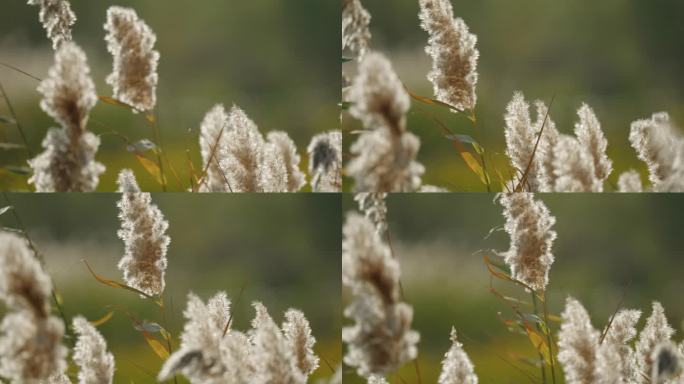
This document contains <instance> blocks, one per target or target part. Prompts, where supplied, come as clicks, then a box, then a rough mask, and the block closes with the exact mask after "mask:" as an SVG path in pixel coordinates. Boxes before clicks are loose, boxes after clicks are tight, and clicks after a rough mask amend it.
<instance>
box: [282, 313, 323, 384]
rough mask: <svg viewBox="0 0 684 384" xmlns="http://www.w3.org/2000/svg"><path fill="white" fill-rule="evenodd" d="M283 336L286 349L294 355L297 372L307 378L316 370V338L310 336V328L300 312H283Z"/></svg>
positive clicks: (317, 360)
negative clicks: (314, 347) (314, 349)
mask: <svg viewBox="0 0 684 384" xmlns="http://www.w3.org/2000/svg"><path fill="white" fill-rule="evenodd" d="M282 328H283V334H284V335H285V339H286V341H287V345H288V349H289V350H290V351H292V352H293V353H294V357H295V362H296V364H297V368H298V369H299V371H300V372H301V373H302V374H304V375H305V376H309V375H310V374H311V373H313V371H315V370H316V368H318V362H319V358H318V356H316V355H315V354H314V351H313V346H314V344H316V338H314V337H313V336H312V335H311V326H310V325H309V321H308V320H307V319H306V317H305V316H304V313H302V311H299V310H296V309H289V310H287V311H286V312H285V322H284V323H283V326H282Z"/></svg>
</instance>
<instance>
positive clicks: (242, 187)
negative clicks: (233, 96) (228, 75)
mask: <svg viewBox="0 0 684 384" xmlns="http://www.w3.org/2000/svg"><path fill="white" fill-rule="evenodd" d="M225 143H226V144H225V145H224V146H223V147H221V148H220V159H221V161H220V164H221V168H222V169H223V170H224V173H225V176H226V178H227V180H228V182H227V184H228V189H229V190H230V191H232V192H258V191H260V188H261V186H260V183H261V181H260V179H261V177H260V169H259V165H260V162H261V159H262V157H263V147H264V138H263V136H262V135H261V133H260V132H259V128H257V126H256V124H255V123H254V122H253V121H252V120H251V119H250V118H249V117H248V116H247V114H245V112H244V111H243V110H242V109H240V108H239V107H237V106H233V108H232V109H231V110H230V113H229V114H228V131H227V132H226V140H225Z"/></svg>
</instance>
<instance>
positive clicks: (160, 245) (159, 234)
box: [117, 169, 171, 296]
mask: <svg viewBox="0 0 684 384" xmlns="http://www.w3.org/2000/svg"><path fill="white" fill-rule="evenodd" d="M118 183H119V192H121V200H119V202H118V203H117V206H118V207H119V220H120V221H121V229H120V230H119V231H118V236H119V238H120V239H121V240H123V242H124V244H125V249H126V250H125V253H124V256H123V257H122V258H121V261H119V269H120V270H121V271H122V272H123V273H124V280H125V281H126V284H128V285H130V286H132V287H133V288H136V289H139V290H140V291H142V292H144V293H145V294H147V295H150V296H154V295H161V293H162V292H163V291H164V284H165V283H164V274H165V271H166V265H167V260H166V251H167V248H168V245H169V243H170V242H171V239H170V238H169V236H167V235H166V230H167V229H168V227H169V223H168V222H167V221H166V220H165V219H164V215H162V213H161V211H160V210H159V208H157V206H156V205H154V204H152V198H151V196H150V194H149V193H147V192H141V191H140V187H138V183H137V182H136V181H135V176H133V173H132V172H131V171H130V170H128V169H124V170H122V171H121V173H120V174H119V179H118Z"/></svg>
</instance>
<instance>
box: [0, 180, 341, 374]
mask: <svg viewBox="0 0 684 384" xmlns="http://www.w3.org/2000/svg"><path fill="white" fill-rule="evenodd" d="M152 198H153V201H154V202H155V203H156V204H158V206H159V208H160V209H161V211H162V212H163V214H164V215H165V217H166V219H167V220H168V221H169V231H168V235H169V236H170V237H171V244H170V246H169V251H168V255H167V258H168V263H169V266H168V269H167V275H166V282H167V287H166V290H165V297H166V298H167V318H168V324H169V327H168V328H169V329H170V330H171V332H172V333H173V334H174V335H176V336H177V335H178V334H179V332H180V330H181V329H182V325H183V316H182V311H183V309H184V308H185V304H186V298H187V294H188V293H189V292H194V293H196V294H198V295H199V296H200V297H202V298H203V299H204V300H206V299H208V298H209V297H210V296H212V295H214V294H215V293H216V292H218V291H221V290H223V291H226V293H227V294H228V296H229V298H230V299H231V300H232V310H233V313H234V327H235V328H236V329H238V330H246V329H249V328H250V321H251V319H252V318H253V316H254V311H253V309H252V308H251V303H252V302H253V301H256V300H258V301H262V302H263V303H264V304H265V305H266V306H267V307H268V309H269V312H270V313H271V315H272V316H273V318H274V319H275V320H276V322H278V323H280V322H282V320H283V317H282V316H283V313H284V312H285V311H286V310H287V309H288V308H291V307H293V308H298V309H301V310H302V311H303V312H304V313H305V314H306V316H307V318H308V319H309V321H310V322H311V327H312V330H313V334H314V336H315V337H316V339H317V344H316V352H317V353H318V354H319V356H321V358H322V359H325V360H327V361H328V362H329V363H330V364H331V365H332V366H333V367H334V366H336V365H337V364H338V363H339V362H340V360H341V358H340V353H341V347H340V341H339V330H340V323H341V316H342V314H341V307H340V302H339V297H340V289H341V288H340V273H341V271H340V263H339V260H340V242H341V239H340V230H339V223H340V220H341V217H340V213H339V198H338V197H335V196H332V195H328V196H326V195H316V196H306V198H304V196H302V195H300V196H295V195H289V196H288V195H271V196H256V195H240V196H237V195H236V196H233V198H231V199H226V198H225V197H222V196H219V195H199V196H198V195H188V194H180V193H177V194H176V193H167V194H156V195H153V197H152ZM10 199H11V200H12V202H13V204H14V206H16V208H17V212H18V213H19V215H20V218H21V220H22V221H23V223H24V224H25V226H26V227H27V228H28V229H29V231H30V234H31V236H32V238H33V239H34V242H35V243H36V244H37V246H38V248H39V249H40V251H41V253H42V254H44V257H45V260H46V263H47V269H48V271H49V272H50V274H51V276H52V277H53V281H54V284H55V286H56V287H57V289H58V290H59V292H60V293H61V295H62V297H63V298H64V307H65V311H66V313H67V315H69V316H74V315H76V314H82V315H84V316H86V317H87V318H88V319H90V320H96V319H99V318H101V317H102V316H104V315H105V314H106V313H107V311H108V309H107V306H111V305H115V306H117V307H120V308H124V309H126V310H128V311H129V312H131V313H133V314H134V315H136V316H137V317H138V318H139V319H140V320H142V319H149V320H150V321H159V322H160V321H161V320H160V314H159V309H158V308H157V307H156V306H154V305H153V304H152V303H151V302H149V301H147V300H143V299H140V298H138V297H137V296H136V295H135V294H132V293H130V292H128V291H124V290H119V289H114V288H111V287H108V286H105V285H102V284H100V283H98V282H97V281H96V280H95V279H94V278H93V277H92V276H91V275H90V274H89V273H88V270H87V269H86V266H85V265H84V263H83V262H82V260H87V261H88V262H89V264H90V265H91V266H92V267H93V268H94V269H95V271H96V272H97V273H99V274H100V275H103V276H105V277H107V278H110V279H114V280H117V281H121V280H122V273H121V272H120V271H119V270H118V269H117V263H118V262H119V259H120V258H121V256H122V255H123V252H124V245H123V242H122V241H121V240H119V239H118V238H117V235H116V231H117V230H118V228H119V221H118V218H117V213H118V211H117V208H116V201H117V200H118V195H114V194H87V195H67V194H58V195H31V196H28V195H25V194H13V195H11V196H10ZM274 217H277V218H279V220H273V218H274ZM283 223H287V225H283ZM0 225H1V226H3V227H11V228H17V224H16V222H15V220H14V218H13V215H12V214H11V212H8V213H5V214H4V215H2V216H0ZM99 329H100V331H101V332H102V334H103V335H104V337H105V338H106V339H107V341H108V344H109V346H110V347H111V350H112V351H113V353H114V356H115V359H116V361H117V371H116V372H117V373H116V381H115V382H116V383H131V382H135V383H149V382H154V381H152V379H151V378H150V376H149V374H148V373H149V372H153V373H155V374H156V372H158V370H159V367H160V366H161V363H162V361H161V360H160V359H159V358H158V357H157V356H156V355H155V354H154V353H153V352H152V350H151V349H150V348H149V347H148V346H147V344H146V343H145V340H144V339H143V337H142V335H141V334H140V333H139V332H137V331H136V330H134V329H133V327H132V323H131V321H130V320H129V319H128V318H127V317H126V315H125V314H123V313H121V312H116V313H115V315H114V317H113V318H112V319H111V320H110V321H109V322H107V323H106V324H104V325H102V326H100V327H99ZM331 374H332V372H331V371H330V369H329V368H328V366H327V365H326V364H325V363H324V362H323V360H322V361H321V367H320V368H319V369H318V370H317V371H316V373H315V376H316V377H329V376H330V375H331Z"/></svg>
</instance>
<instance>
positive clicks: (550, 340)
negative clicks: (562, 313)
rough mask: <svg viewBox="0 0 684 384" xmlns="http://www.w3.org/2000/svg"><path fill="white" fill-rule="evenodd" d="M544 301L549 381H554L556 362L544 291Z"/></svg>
mask: <svg viewBox="0 0 684 384" xmlns="http://www.w3.org/2000/svg"><path fill="white" fill-rule="evenodd" d="M543 297H544V301H543V302H542V304H543V305H544V324H545V326H546V342H547V343H548V344H549V360H550V362H551V381H552V382H553V383H554V384H555V383H556V363H555V362H554V360H555V359H554V357H553V356H554V355H553V343H554V341H553V335H552V334H551V329H549V308H548V306H547V304H546V291H544V293H543Z"/></svg>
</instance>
